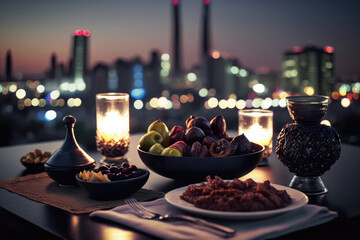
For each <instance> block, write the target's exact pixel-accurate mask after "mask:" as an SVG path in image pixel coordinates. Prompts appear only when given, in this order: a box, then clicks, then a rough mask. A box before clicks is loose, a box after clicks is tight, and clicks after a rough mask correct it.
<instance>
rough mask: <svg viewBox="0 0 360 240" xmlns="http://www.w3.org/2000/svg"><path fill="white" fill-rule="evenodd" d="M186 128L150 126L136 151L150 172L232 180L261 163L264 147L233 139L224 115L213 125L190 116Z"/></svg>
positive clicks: (186, 178)
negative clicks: (227, 130) (228, 131)
mask: <svg viewBox="0 0 360 240" xmlns="http://www.w3.org/2000/svg"><path fill="white" fill-rule="evenodd" d="M185 124H186V126H185V127H182V126H179V125H175V126H173V128H172V129H171V131H169V130H168V128H167V126H166V124H165V123H163V122H162V121H161V120H156V121H155V122H153V123H151V124H150V125H149V128H148V130H147V132H146V133H145V134H144V135H143V136H142V137H141V138H140V141H139V145H138V147H137V151H138V154H139V156H140V158H141V160H142V161H143V163H144V164H145V165H146V166H147V167H148V168H149V169H151V170H152V171H154V172H155V173H157V174H159V175H161V176H164V177H167V178H171V179H175V180H182V181H189V180H190V181H194V180H199V179H200V180H201V179H204V178H205V177H206V176H208V175H210V176H212V177H213V176H220V177H222V178H224V179H230V178H238V177H241V176H244V175H246V174H247V173H249V172H251V171H252V170H253V169H254V168H255V167H256V166H257V165H258V164H259V162H260V161H261V159H262V154H263V151H264V147H263V146H261V145H259V144H256V143H253V142H250V141H249V140H248V139H247V138H246V136H245V135H244V134H241V135H238V136H235V137H230V136H229V135H228V134H227V132H226V121H225V119H224V117H223V116H222V115H218V116H216V117H214V118H213V119H212V120H211V121H208V120H207V119H205V118H203V117H196V116H193V115H191V116H190V117H189V118H188V119H187V120H186V123H185ZM166 139H167V140H166Z"/></svg>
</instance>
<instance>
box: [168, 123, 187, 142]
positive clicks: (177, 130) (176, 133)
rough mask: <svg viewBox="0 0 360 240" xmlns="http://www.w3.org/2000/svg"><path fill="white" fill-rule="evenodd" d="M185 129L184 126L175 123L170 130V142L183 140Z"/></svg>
mask: <svg viewBox="0 0 360 240" xmlns="http://www.w3.org/2000/svg"><path fill="white" fill-rule="evenodd" d="M184 138H185V131H184V128H183V127H181V126H178V125H175V126H174V127H173V128H172V129H171V132H170V144H173V143H175V142H177V141H181V140H184Z"/></svg>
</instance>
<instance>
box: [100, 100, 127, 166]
mask: <svg viewBox="0 0 360 240" xmlns="http://www.w3.org/2000/svg"><path fill="white" fill-rule="evenodd" d="M96 124H97V131H96V146H97V149H98V150H99V151H100V153H101V154H102V155H104V156H105V159H104V160H103V161H102V162H103V163H105V164H111V163H115V162H114V161H118V160H119V159H122V160H124V159H125V158H124V157H123V156H124V155H125V153H127V151H128V150H129V143H130V131H129V129H130V128H129V124H130V123H129V94H127V93H100V94H97V95H96ZM115 164H116V163H115Z"/></svg>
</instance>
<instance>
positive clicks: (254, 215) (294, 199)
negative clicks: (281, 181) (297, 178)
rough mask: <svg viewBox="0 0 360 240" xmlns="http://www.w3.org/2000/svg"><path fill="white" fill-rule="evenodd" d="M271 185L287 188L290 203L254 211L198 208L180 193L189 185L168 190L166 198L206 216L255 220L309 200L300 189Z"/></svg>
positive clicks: (172, 202) (193, 212)
mask: <svg viewBox="0 0 360 240" xmlns="http://www.w3.org/2000/svg"><path fill="white" fill-rule="evenodd" d="M224 181H225V180H224ZM199 184H200V183H199ZM271 186H273V187H274V188H276V189H278V190H286V192H287V193H288V194H289V195H290V198H291V202H290V204H289V205H287V206H286V207H283V208H278V209H273V210H267V211H254V212H222V211H214V210H207V209H202V208H197V207H195V206H194V205H193V204H191V203H189V202H186V201H185V200H183V199H181V198H180V195H181V194H182V193H183V192H185V190H186V189H187V187H188V186H185V187H181V188H177V189H174V190H172V191H170V192H168V193H167V194H166V195H165V200H166V201H167V202H168V203H170V204H171V205H173V206H174V207H177V208H179V209H181V210H184V211H187V212H190V213H192V214H196V215H201V216H204V217H212V218H219V219H234V220H253V219H262V218H270V217H274V216H276V215H279V214H282V213H286V212H290V211H294V210H296V209H299V208H302V207H304V206H305V205H306V204H307V203H308V201H309V199H308V197H307V196H306V195H305V194H304V193H302V192H300V191H298V190H295V189H292V188H289V187H285V186H282V185H278V184H272V183H271Z"/></svg>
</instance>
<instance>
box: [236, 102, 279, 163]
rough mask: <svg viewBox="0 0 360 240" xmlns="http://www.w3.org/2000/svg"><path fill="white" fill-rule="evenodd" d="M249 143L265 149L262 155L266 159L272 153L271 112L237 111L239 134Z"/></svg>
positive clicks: (255, 110) (257, 110) (256, 110)
mask: <svg viewBox="0 0 360 240" xmlns="http://www.w3.org/2000/svg"><path fill="white" fill-rule="evenodd" d="M242 133H244V135H245V136H246V137H247V138H248V139H249V141H250V142H254V143H257V144H260V145H262V146H264V147H265V151H264V154H263V157H264V158H267V157H268V156H270V154H271V153H272V138H273V112H272V111H269V110H259V109H247V110H240V111H239V134H242Z"/></svg>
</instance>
